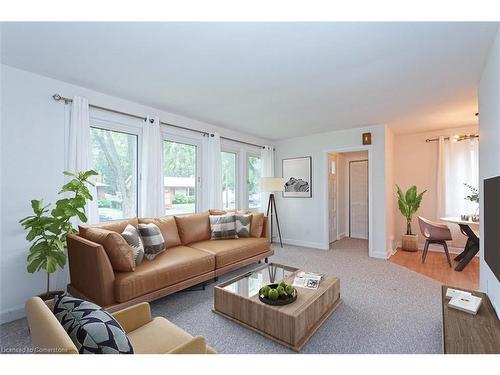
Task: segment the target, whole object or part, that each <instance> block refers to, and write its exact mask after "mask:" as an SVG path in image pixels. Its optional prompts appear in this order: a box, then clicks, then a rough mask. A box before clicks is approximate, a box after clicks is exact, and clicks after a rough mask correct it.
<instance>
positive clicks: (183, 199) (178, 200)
mask: <svg viewBox="0 0 500 375" xmlns="http://www.w3.org/2000/svg"><path fill="white" fill-rule="evenodd" d="M194 202H195V197H188V196H186V195H184V194H180V193H177V194H175V195H174V199H173V200H172V203H173V204H192V203H194Z"/></svg>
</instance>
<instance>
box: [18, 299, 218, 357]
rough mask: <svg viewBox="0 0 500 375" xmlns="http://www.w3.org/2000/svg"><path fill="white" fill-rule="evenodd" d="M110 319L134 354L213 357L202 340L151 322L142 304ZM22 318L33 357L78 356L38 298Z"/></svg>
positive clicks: (161, 322) (169, 325) (163, 321)
mask: <svg viewBox="0 0 500 375" xmlns="http://www.w3.org/2000/svg"><path fill="white" fill-rule="evenodd" d="M112 315H113V317H114V318H115V319H116V320H117V321H118V323H120V325H121V326H122V328H123V329H124V330H125V332H126V333H127V336H128V338H129V340H130V342H131V344H132V347H133V348H134V353H135V354H215V351H214V350H213V349H212V348H211V347H210V346H208V345H207V344H206V342H205V339H204V338H203V337H202V336H196V337H193V336H191V335H190V334H189V333H187V332H185V331H183V330H182V329H180V328H179V327H177V326H176V325H174V324H173V323H171V322H169V321H168V320H167V319H165V318H162V317H157V318H154V319H153V318H152V317H151V311H150V308H149V304H148V303H146V302H143V303H140V304H138V305H135V306H131V307H128V308H126V309H124V310H121V311H117V312H115V313H113V314H112ZM26 316H27V317H28V324H29V328H30V334H31V341H32V344H33V348H35V350H36V352H37V353H45V354H78V349H77V347H76V346H75V344H74V343H73V341H71V338H70V337H69V335H68V334H67V333H66V331H65V330H64V328H63V327H62V326H61V324H60V323H59V321H58V320H57V318H56V317H55V315H54V314H53V312H52V311H51V309H50V308H49V307H48V306H47V304H45V302H43V301H42V300H41V299H40V298H39V297H32V298H30V299H29V300H28V301H27V302H26Z"/></svg>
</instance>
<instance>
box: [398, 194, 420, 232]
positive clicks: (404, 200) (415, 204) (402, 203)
mask: <svg viewBox="0 0 500 375" xmlns="http://www.w3.org/2000/svg"><path fill="white" fill-rule="evenodd" d="M396 187H397V189H398V206H399V211H401V213H402V214H403V216H404V217H405V219H406V234H407V235H411V234H413V233H412V230H411V219H412V217H413V214H415V212H417V211H418V208H419V207H420V203H421V202H422V196H423V195H424V193H425V192H426V191H427V190H424V191H423V192H421V193H420V194H417V187H416V186H415V185H413V186H412V187H410V188H409V189H408V190H407V191H406V193H403V191H402V190H401V188H400V187H399V186H398V185H396Z"/></svg>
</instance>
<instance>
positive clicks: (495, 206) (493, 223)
mask: <svg viewBox="0 0 500 375" xmlns="http://www.w3.org/2000/svg"><path fill="white" fill-rule="evenodd" d="M483 186H484V193H483V199H484V204H483V210H484V234H483V233H481V236H484V260H485V261H486V263H487V264H488V266H489V267H490V268H491V270H492V271H493V273H494V274H495V276H496V278H497V279H498V280H499V281H500V176H497V177H492V178H487V179H485V180H484V185H483Z"/></svg>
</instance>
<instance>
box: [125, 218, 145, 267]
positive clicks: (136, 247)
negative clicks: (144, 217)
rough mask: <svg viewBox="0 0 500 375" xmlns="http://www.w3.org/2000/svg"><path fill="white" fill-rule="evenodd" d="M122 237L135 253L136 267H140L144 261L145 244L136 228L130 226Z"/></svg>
mask: <svg viewBox="0 0 500 375" xmlns="http://www.w3.org/2000/svg"><path fill="white" fill-rule="evenodd" d="M121 235H122V237H123V238H124V239H125V241H127V243H128V245H129V246H130V248H131V249H132V252H133V253H134V261H135V265H136V266H138V265H139V264H141V263H142V260H143V259H144V244H143V243H142V239H141V235H140V234H139V231H138V230H137V228H136V227H134V226H132V225H130V224H129V225H127V227H126V228H125V229H124V230H123V232H122V233H121Z"/></svg>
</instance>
